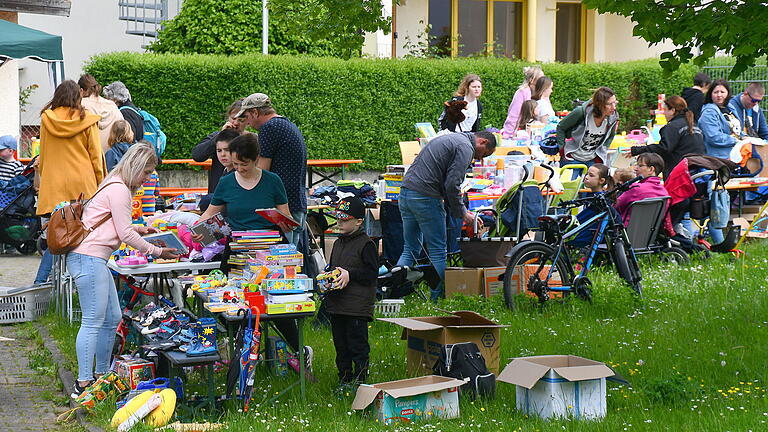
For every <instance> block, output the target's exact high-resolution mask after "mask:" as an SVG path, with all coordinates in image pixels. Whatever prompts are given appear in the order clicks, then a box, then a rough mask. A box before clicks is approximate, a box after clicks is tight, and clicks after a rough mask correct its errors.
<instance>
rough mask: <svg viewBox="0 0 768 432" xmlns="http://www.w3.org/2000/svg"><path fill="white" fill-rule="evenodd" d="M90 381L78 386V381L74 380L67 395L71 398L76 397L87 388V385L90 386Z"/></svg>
mask: <svg viewBox="0 0 768 432" xmlns="http://www.w3.org/2000/svg"><path fill="white" fill-rule="evenodd" d="M92 383H93V381H90V382H88V383H87V384H85V385H84V386H80V381H78V380H75V386H74V388H73V390H72V393H70V395H69V397H71V398H72V399H77V397H78V396H80V395H81V394H83V392H84V391H85V389H86V388H88V386H90V385H91V384H92Z"/></svg>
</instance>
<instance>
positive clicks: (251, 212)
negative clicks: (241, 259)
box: [200, 133, 291, 232]
mask: <svg viewBox="0 0 768 432" xmlns="http://www.w3.org/2000/svg"><path fill="white" fill-rule="evenodd" d="M259 150H260V149H259V139H258V137H257V135H256V134H252V133H244V134H243V135H240V136H239V137H237V138H235V139H234V140H232V142H230V143H229V153H230V154H231V155H232V156H231V157H232V165H233V168H234V170H235V172H234V173H233V174H231V175H227V176H224V177H222V178H221V180H219V184H218V185H217V186H216V190H215V191H214V192H213V197H212V198H211V205H210V206H208V209H207V210H206V211H205V213H203V215H202V216H201V217H200V218H201V220H205V219H208V218H209V217H211V216H213V215H215V214H216V213H221V212H223V211H224V210H226V216H225V218H226V220H227V223H228V224H229V226H230V227H231V228H232V230H234V231H246V230H256V229H269V228H273V227H274V226H275V224H273V223H272V222H270V221H268V220H266V219H264V218H263V217H261V216H259V215H257V214H256V210H257V209H268V208H276V209H278V210H280V211H281V212H283V213H285V214H291V213H290V210H289V209H288V197H287V195H286V193H285V186H283V181H282V180H280V177H278V176H277V175H276V174H273V173H271V172H269V171H264V170H262V169H261V168H258V167H256V161H257V160H258V158H259ZM279 228H280V229H281V230H282V231H283V232H286V230H290V229H291V228H290V227H288V226H279Z"/></svg>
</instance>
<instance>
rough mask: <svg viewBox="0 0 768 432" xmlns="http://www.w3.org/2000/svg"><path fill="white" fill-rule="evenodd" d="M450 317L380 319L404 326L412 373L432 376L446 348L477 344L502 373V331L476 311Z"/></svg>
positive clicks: (490, 366) (492, 370) (497, 370)
mask: <svg viewBox="0 0 768 432" xmlns="http://www.w3.org/2000/svg"><path fill="white" fill-rule="evenodd" d="M451 314H452V315H449V316H436V317H435V316H432V317H412V318H378V320H380V321H386V322H390V323H393V324H397V325H399V326H401V327H403V334H402V339H404V340H407V341H408V342H407V346H408V350H407V351H406V356H407V359H408V361H407V364H408V373H410V374H420V373H431V372H432V366H433V365H434V364H435V361H437V359H438V357H439V356H440V349H441V348H442V347H443V345H446V344H453V343H459V342H474V343H475V344H477V346H478V348H480V353H481V354H482V355H483V358H485V363H486V365H487V366H488V369H490V371H491V372H493V373H498V372H499V347H500V346H501V328H502V327H509V326H506V325H500V324H496V323H495V322H493V321H491V320H489V319H488V318H485V317H484V316H482V315H480V314H478V313H475V312H472V311H456V312H451Z"/></svg>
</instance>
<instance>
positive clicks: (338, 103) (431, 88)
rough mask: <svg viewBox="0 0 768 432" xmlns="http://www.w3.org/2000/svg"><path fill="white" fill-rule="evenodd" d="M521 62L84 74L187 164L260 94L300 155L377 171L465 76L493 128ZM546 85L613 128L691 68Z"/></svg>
mask: <svg viewBox="0 0 768 432" xmlns="http://www.w3.org/2000/svg"><path fill="white" fill-rule="evenodd" d="M524 65H525V63H522V62H512V61H509V60H503V59H460V60H450V59H445V60H423V59H405V60H400V59H398V60H390V59H386V60H371V59H355V60H349V61H344V60H339V59H333V58H315V57H298V56H296V57H293V56H268V57H264V56H261V55H243V56H231V57H226V56H214V55H163V54H133V53H112V54H104V55H100V56H96V57H94V58H92V59H91V60H90V62H89V63H88V64H87V65H86V67H85V69H86V70H87V71H88V72H90V73H91V74H93V75H94V76H95V77H96V78H97V79H98V80H99V82H101V83H102V84H107V83H110V82H112V81H115V80H120V81H123V82H124V83H125V84H126V85H127V86H128V88H129V89H130V90H131V94H132V96H133V100H134V102H135V103H136V104H137V105H138V106H140V107H142V108H144V109H147V110H148V111H150V112H151V113H153V114H154V115H155V116H157V117H158V119H159V120H160V122H161V124H162V125H163V129H164V130H165V132H166V133H167V134H168V149H167V150H166V153H165V155H164V156H165V157H167V158H187V157H189V154H190V150H191V148H192V147H193V146H194V145H195V144H196V143H197V142H199V141H200V139H202V138H203V137H205V136H206V135H207V134H208V133H210V132H212V131H214V130H216V129H217V128H218V127H219V126H220V125H221V124H222V112H223V110H224V109H225V107H226V106H227V105H228V104H229V103H230V102H231V101H233V100H234V99H236V98H238V97H242V96H246V95H248V94H250V93H254V92H263V93H266V94H268V95H269V96H270V97H271V98H272V101H273V104H274V105H275V108H276V110H277V112H278V113H279V114H282V115H284V116H286V117H288V118H289V119H291V120H293V121H294V122H295V123H296V124H297V125H298V126H299V128H300V129H301V131H302V133H303V134H304V137H305V138H306V141H307V146H308V150H309V157H310V158H316V159H336V158H343V159H347V158H348V159H363V160H364V161H365V164H364V165H363V166H362V167H359V168H365V169H383V168H384V166H385V165H387V164H391V163H397V162H398V161H399V160H400V153H399V149H398V145H397V143H398V141H406V140H413V139H414V138H415V129H414V126H413V124H414V123H417V122H424V121H431V122H432V123H433V124H435V125H436V122H437V116H438V115H439V114H440V111H441V106H442V102H443V101H445V100H447V99H448V98H449V97H450V96H451V95H452V94H453V92H454V91H455V90H456V86H457V85H458V83H459V81H460V80H461V78H462V77H463V76H464V75H465V74H467V73H477V74H479V75H480V76H481V77H482V78H483V81H484V82H483V85H484V91H483V95H482V98H481V100H482V101H483V105H484V107H485V113H484V117H483V119H484V124H483V126H485V127H488V126H494V127H498V128H500V127H501V126H502V125H503V122H504V119H505V117H506V113H507V107H508V105H509V103H510V101H511V100H512V95H513V94H514V92H515V90H516V89H517V87H518V85H519V83H520V82H521V80H522V67H523V66H524ZM542 67H543V69H544V72H545V73H546V74H547V75H548V76H550V77H551V78H552V79H553V81H554V92H553V94H552V104H553V106H554V108H555V109H556V110H562V109H569V108H570V107H571V101H572V100H574V99H576V98H581V99H587V98H589V97H590V95H591V92H592V91H593V90H594V89H595V88H597V87H599V86H601V85H607V86H609V87H612V88H613V89H614V90H615V91H616V93H617V95H618V98H619V101H620V108H619V112H620V115H621V116H622V124H621V127H622V128H623V129H631V128H632V127H635V126H637V125H638V124H641V123H642V122H643V121H644V119H646V118H648V110H649V109H652V108H654V107H655V106H656V95H657V94H658V93H667V94H678V93H679V92H680V90H681V89H682V87H684V86H689V85H690V84H691V82H692V80H693V75H694V74H695V69H694V67H692V66H685V65H684V66H683V67H682V68H681V69H680V70H679V71H678V72H676V73H675V74H673V75H671V76H667V77H665V76H663V73H662V70H661V68H660V67H659V65H658V63H657V61H656V60H643V61H635V62H628V63H614V64H610V63H600V64H558V63H552V64H544V65H543V66H542Z"/></svg>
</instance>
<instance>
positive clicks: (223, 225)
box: [189, 213, 232, 245]
mask: <svg viewBox="0 0 768 432" xmlns="http://www.w3.org/2000/svg"><path fill="white" fill-rule="evenodd" d="M189 230H190V231H192V233H193V234H198V235H202V236H203V240H202V241H201V242H200V243H202V244H204V245H209V244H211V243H213V242H217V241H219V240H220V239H223V238H226V237H227V236H229V235H230V234H232V229H231V228H230V227H229V225H227V221H226V220H224V215H222V214H221V213H216V214H215V215H213V216H211V217H210V218H208V219H205V220H200V221H198V222H197V223H196V224H194V225H192V226H191V227H189Z"/></svg>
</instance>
